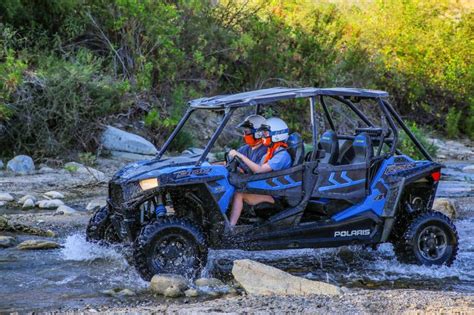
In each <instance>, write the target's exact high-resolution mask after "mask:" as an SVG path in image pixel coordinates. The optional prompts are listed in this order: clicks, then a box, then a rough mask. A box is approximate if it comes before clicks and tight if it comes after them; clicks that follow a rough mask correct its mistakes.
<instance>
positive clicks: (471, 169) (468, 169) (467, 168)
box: [462, 165, 474, 173]
mask: <svg viewBox="0 0 474 315" xmlns="http://www.w3.org/2000/svg"><path fill="white" fill-rule="evenodd" d="M462 171H463V172H464V173H474V165H468V166H465V167H463V168H462Z"/></svg>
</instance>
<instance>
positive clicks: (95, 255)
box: [61, 234, 124, 261]
mask: <svg viewBox="0 0 474 315" xmlns="http://www.w3.org/2000/svg"><path fill="white" fill-rule="evenodd" d="M63 246H64V247H63V248H62V249H61V254H62V258H63V259H64V260H74V261H84V260H95V259H109V260H124V257H123V255H122V254H121V253H120V252H119V251H118V250H117V247H114V246H109V247H105V246H100V245H98V244H95V243H89V242H87V241H86V238H85V236H84V235H82V234H72V235H69V236H67V237H66V240H65V242H64V245H63Z"/></svg>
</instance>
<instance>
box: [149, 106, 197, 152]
mask: <svg viewBox="0 0 474 315" xmlns="http://www.w3.org/2000/svg"><path fill="white" fill-rule="evenodd" d="M193 111H194V108H189V109H188V110H187V111H186V113H185V114H184V116H183V118H181V120H180V121H179V123H178V125H177V126H176V128H174V130H173V132H172V133H171V135H170V136H169V137H168V139H167V140H166V142H165V143H164V144H163V146H162V147H161V149H160V152H158V154H157V155H156V157H155V159H156V160H159V159H161V157H162V156H163V154H164V153H165V152H166V150H167V149H168V147H169V145H170V143H171V141H173V139H174V138H175V137H176V135H177V134H178V132H180V131H181V128H183V126H184V124H185V123H186V121H187V120H188V119H189V117H190V116H191V114H192V112H193Z"/></svg>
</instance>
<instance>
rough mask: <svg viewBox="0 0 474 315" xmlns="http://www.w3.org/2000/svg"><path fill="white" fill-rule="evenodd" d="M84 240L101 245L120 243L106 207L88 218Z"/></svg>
mask: <svg viewBox="0 0 474 315" xmlns="http://www.w3.org/2000/svg"><path fill="white" fill-rule="evenodd" d="M86 239H87V241H88V242H98V243H100V244H103V245H105V244H114V243H119V242H120V237H119V235H118V234H117V231H116V230H115V228H114V226H113V224H112V221H111V220H110V217H109V208H108V207H107V206H105V207H102V208H100V209H98V210H97V211H96V212H95V213H94V214H93V215H92V217H91V218H90V220H89V224H88V225H87V230H86Z"/></svg>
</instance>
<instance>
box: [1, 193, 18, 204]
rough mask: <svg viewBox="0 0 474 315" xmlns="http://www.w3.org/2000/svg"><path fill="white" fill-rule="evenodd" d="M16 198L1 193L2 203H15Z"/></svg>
mask: <svg viewBox="0 0 474 315" xmlns="http://www.w3.org/2000/svg"><path fill="white" fill-rule="evenodd" d="M13 200H15V198H13V196H12V195H11V194H9V193H0V201H7V202H9V201H13Z"/></svg>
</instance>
